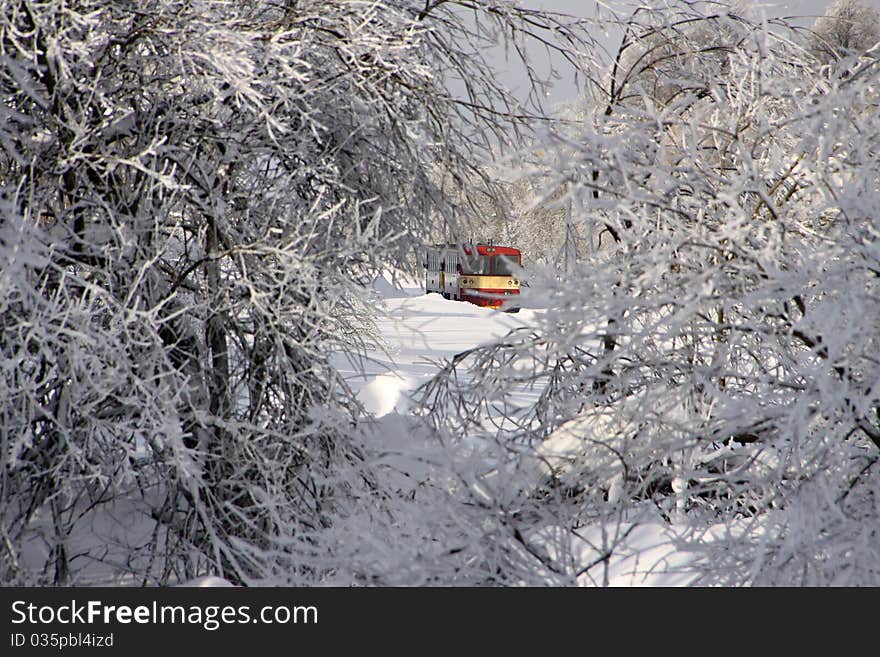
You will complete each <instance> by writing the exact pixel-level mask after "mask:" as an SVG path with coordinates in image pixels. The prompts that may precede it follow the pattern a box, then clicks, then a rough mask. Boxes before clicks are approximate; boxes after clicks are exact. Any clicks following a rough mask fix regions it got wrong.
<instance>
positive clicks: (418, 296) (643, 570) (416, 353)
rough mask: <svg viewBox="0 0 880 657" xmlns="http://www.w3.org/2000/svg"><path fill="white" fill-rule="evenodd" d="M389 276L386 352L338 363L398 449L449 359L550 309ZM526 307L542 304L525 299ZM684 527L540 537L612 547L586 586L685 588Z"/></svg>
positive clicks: (588, 549) (576, 548) (384, 306)
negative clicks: (359, 363) (467, 296)
mask: <svg viewBox="0 0 880 657" xmlns="http://www.w3.org/2000/svg"><path fill="white" fill-rule="evenodd" d="M388 278H390V277H384V278H383V277H380V278H378V279H377V280H376V281H375V282H374V284H373V288H374V290H375V291H376V294H377V298H378V301H379V304H380V308H381V316H380V318H379V320H378V329H379V334H380V335H381V337H382V340H383V342H384V350H382V351H378V350H377V351H373V352H371V353H370V354H368V360H367V361H366V362H364V363H363V372H358V371H357V368H356V367H354V366H353V365H352V364H351V363H350V362H348V361H346V359H345V358H344V357H342V356H339V357H337V358H336V359H335V361H334V362H335V365H336V366H337V367H338V368H339V370H340V372H342V373H343V374H344V375H345V377H346V381H347V383H348V384H349V385H350V386H351V387H352V389H353V390H355V391H356V392H357V394H358V398H359V399H360V401H361V402H362V403H363V405H364V407H365V408H366V410H367V411H368V412H370V413H372V414H373V415H374V416H375V417H376V418H377V419H379V418H384V420H380V422H379V426H380V427H382V426H385V427H386V428H387V434H386V437H387V439H388V441H389V443H390V444H393V445H395V446H397V444H398V441H399V440H400V436H399V435H397V434H398V433H399V429H398V427H399V426H400V423H399V422H396V421H395V419H397V418H396V416H401V415H407V414H409V413H410V412H411V410H412V401H411V399H410V397H409V393H410V392H411V391H413V390H415V389H416V388H417V387H418V386H419V385H421V384H422V383H424V382H425V381H427V380H428V379H429V378H430V377H431V376H433V375H434V374H435V373H436V372H437V370H438V369H439V367H440V366H441V363H442V362H443V361H444V360H446V359H450V358H452V357H453V356H454V355H455V354H457V353H460V352H462V351H464V350H466V349H469V348H471V347H474V346H476V345H478V344H481V343H485V342H487V341H490V340H492V339H494V338H498V337H501V336H503V335H505V334H506V333H507V332H508V331H510V330H511V329H514V328H517V327H522V326H528V325H529V324H530V323H531V322H533V321H534V319H535V317H536V315H537V314H538V313H541V312H544V311H543V310H541V309H535V308H528V307H523V308H522V309H521V310H520V311H519V312H516V313H505V312H501V311H497V310H491V309H488V308H481V307H478V306H474V305H472V304H469V303H464V302H459V301H449V300H446V299H444V298H443V297H441V296H440V295H439V294H436V293H432V294H425V291H424V287H423V286H422V285H421V283H420V282H419V281H413V280H406V279H402V280H403V282H402V283H400V282H398V283H397V284H396V285H392V284H391V283H390V282H389V280H388ZM523 305H524V306H529V305H538V304H530V303H529V301H528V299H526V300H525V302H524V304H523ZM380 432H381V429H380ZM545 445H546V443H545ZM680 529H681V528H679V527H676V526H674V525H668V524H664V523H662V522H659V521H658V522H656V523H651V522H648V523H640V524H635V523H632V522H628V521H627V520H626V519H619V520H617V521H616V522H613V523H611V524H610V525H605V526H601V527H599V526H596V527H587V528H584V529H582V530H579V531H578V532H577V534H575V535H574V536H571V535H570V534H569V535H567V536H560V533H561V534H563V535H564V534H565V532H560V531H559V530H558V529H557V528H555V527H547V528H545V530H543V531H542V532H541V539H539V540H540V542H543V543H544V544H545V546H546V548H547V549H548V551H554V550H560V549H561V550H564V551H565V552H567V553H569V558H570V559H574V561H575V562H576V563H579V564H583V565H587V564H590V563H592V562H594V561H596V560H597V559H599V558H600V557H601V555H603V554H605V553H606V551H607V550H608V548H609V547H610V546H612V545H613V546H614V549H613V555H612V556H611V558H609V559H608V560H607V561H606V563H605V564H604V565H603V566H602V567H600V568H594V569H591V570H590V571H589V573H586V574H584V575H582V576H581V577H579V578H578V583H580V584H582V585H585V586H595V585H600V586H601V585H605V586H682V585H686V584H687V583H688V582H689V581H690V580H691V579H692V578H693V575H692V574H690V573H689V572H688V569H687V559H688V557H687V556H686V555H683V554H679V553H677V552H676V550H675V548H674V542H675V535H676V533H677V531H678V530H680ZM563 543H564V545H563Z"/></svg>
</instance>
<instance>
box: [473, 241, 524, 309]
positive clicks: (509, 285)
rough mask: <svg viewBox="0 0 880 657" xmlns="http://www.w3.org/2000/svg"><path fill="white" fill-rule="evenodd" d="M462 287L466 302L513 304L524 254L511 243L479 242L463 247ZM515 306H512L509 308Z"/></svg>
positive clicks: (488, 305)
mask: <svg viewBox="0 0 880 657" xmlns="http://www.w3.org/2000/svg"><path fill="white" fill-rule="evenodd" d="M463 250H464V255H465V257H464V258H462V262H461V265H460V266H461V276H460V278H459V283H460V286H459V289H460V296H461V300H462V301H468V302H470V303H473V304H475V305H477V306H486V307H489V308H500V307H501V306H502V305H504V306H510V303H509V302H513V301H514V299H512V298H511V295H518V294H519V286H520V283H519V275H518V274H517V272H518V271H519V268H520V267H521V266H522V255H521V253H520V251H519V249H515V248H513V247H509V246H494V245H491V244H477V245H476V246H465V247H464V248H463ZM508 309H511V308H508Z"/></svg>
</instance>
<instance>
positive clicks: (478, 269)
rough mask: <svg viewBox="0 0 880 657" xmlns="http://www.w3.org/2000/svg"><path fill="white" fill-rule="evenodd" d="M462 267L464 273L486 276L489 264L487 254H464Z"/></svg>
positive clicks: (488, 271)
mask: <svg viewBox="0 0 880 657" xmlns="http://www.w3.org/2000/svg"><path fill="white" fill-rule="evenodd" d="M464 267H465V269H466V271H465V272H464V273H465V274H472V275H474V276H487V275H488V274H489V273H490V271H491V270H490V264H489V256H486V255H472V256H465V259H464Z"/></svg>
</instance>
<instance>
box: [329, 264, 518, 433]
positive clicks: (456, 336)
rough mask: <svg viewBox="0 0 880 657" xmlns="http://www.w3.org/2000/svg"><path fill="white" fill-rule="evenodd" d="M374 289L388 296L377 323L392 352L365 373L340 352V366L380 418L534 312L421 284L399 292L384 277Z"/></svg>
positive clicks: (376, 356)
mask: <svg viewBox="0 0 880 657" xmlns="http://www.w3.org/2000/svg"><path fill="white" fill-rule="evenodd" d="M374 287H375V289H376V291H377V293H378V294H379V295H380V296H381V297H382V298H383V300H384V312H383V313H382V315H381V316H380V318H379V320H378V322H377V325H378V328H379V333H380V335H381V336H382V339H383V341H384V342H385V346H386V349H387V353H383V352H381V351H373V352H370V353H369V354H368V360H367V361H366V362H364V363H363V370H364V372H363V373H361V372H358V369H357V368H356V367H354V366H353V364H352V363H350V362H348V361H347V359H346V358H345V357H344V356H337V357H336V358H335V359H334V364H335V365H336V366H337V367H338V369H339V371H340V372H341V373H342V374H343V375H344V376H345V378H346V381H347V382H348V384H349V385H350V386H351V387H352V388H353V389H354V390H355V391H356V392H357V393H358V398H359V399H360V400H361V402H362V403H363V404H364V407H365V408H366V409H367V411H369V412H370V413H373V414H374V415H376V416H377V417H381V416H383V415H386V414H387V413H390V412H392V411H397V412H400V413H405V412H406V411H407V410H408V408H409V402H408V398H407V394H408V393H409V392H410V391H412V390H414V389H415V388H417V387H418V386H419V385H421V384H422V383H424V382H425V381H427V380H428V379H429V378H430V377H431V376H433V375H434V374H435V373H436V372H437V370H438V368H439V364H440V361H442V360H444V359H449V358H452V357H453V356H454V355H455V354H457V353H459V352H461V351H464V350H466V349H470V348H471V347H474V346H476V345H478V344H480V343H483V342H486V341H487V340H490V339H492V338H496V337H500V336H502V335H505V334H506V333H507V332H508V331H510V330H511V329H513V328H516V327H520V326H524V325H526V324H527V323H528V322H529V321H530V320H531V319H532V317H533V316H534V311H531V310H527V309H526V310H522V311H520V312H518V313H505V312H499V311H497V310H490V309H488V308H480V307H478V306H474V305H472V304H469V303H465V302H461V301H448V300H446V299H444V298H443V297H441V296H440V295H439V294H435V293H432V294H425V291H424V289H423V288H422V287H421V286H420V285H419V284H418V283H415V282H413V283H410V284H409V285H408V286H406V287H404V288H403V289H401V290H395V289H393V288H392V286H391V285H390V284H388V283H387V281H385V280H384V279H379V280H378V282H377V283H376V284H374Z"/></svg>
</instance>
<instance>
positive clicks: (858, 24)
mask: <svg viewBox="0 0 880 657" xmlns="http://www.w3.org/2000/svg"><path fill="white" fill-rule="evenodd" d="M812 43H813V46H812V47H813V50H814V51H815V52H816V54H817V56H818V57H819V58H820V59H822V60H823V61H835V60H838V59H840V58H841V57H846V56H848V55H856V56H858V55H860V54H862V53H864V52H866V51H868V50H870V49H871V48H873V47H874V46H876V45H877V44H878V43H880V12H878V11H877V10H876V9H874V8H873V7H870V6H868V5H866V4H865V3H864V2H862V1H861V0H835V2H834V3H832V4H831V6H829V7H828V11H827V12H825V15H824V16H822V17H821V18H819V20H817V21H816V24H815V25H814V26H813V34H812Z"/></svg>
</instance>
